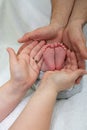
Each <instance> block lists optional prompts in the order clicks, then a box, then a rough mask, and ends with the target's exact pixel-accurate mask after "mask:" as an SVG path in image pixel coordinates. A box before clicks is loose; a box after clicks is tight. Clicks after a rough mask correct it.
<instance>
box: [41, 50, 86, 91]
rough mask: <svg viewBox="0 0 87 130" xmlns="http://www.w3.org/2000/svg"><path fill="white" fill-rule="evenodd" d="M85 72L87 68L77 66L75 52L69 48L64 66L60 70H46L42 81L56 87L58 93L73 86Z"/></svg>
mask: <svg viewBox="0 0 87 130" xmlns="http://www.w3.org/2000/svg"><path fill="white" fill-rule="evenodd" d="M84 74H87V72H86V70H84V69H78V67H77V61H76V57H75V53H74V52H70V50H68V51H67V60H66V63H65V66H64V68H63V69H62V70H60V71H48V72H46V73H45V74H44V76H43V79H42V83H46V84H48V86H50V87H51V88H54V89H55V90H56V92H57V93H58V92H60V91H62V90H65V89H69V88H70V87H72V86H73V85H74V84H75V82H76V80H77V79H78V78H79V77H80V76H83V75H84Z"/></svg>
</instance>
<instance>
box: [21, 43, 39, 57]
mask: <svg viewBox="0 0 87 130" xmlns="http://www.w3.org/2000/svg"><path fill="white" fill-rule="evenodd" d="M37 44H38V41H33V42H32V43H30V44H29V45H27V46H26V47H25V48H24V49H23V50H22V51H21V52H20V53H22V54H23V53H26V54H28V55H30V53H31V51H32V49H33V48H34V47H35V46H36V45H37Z"/></svg>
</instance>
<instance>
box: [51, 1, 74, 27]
mask: <svg viewBox="0 0 87 130" xmlns="http://www.w3.org/2000/svg"><path fill="white" fill-rule="evenodd" d="M73 5H74V0H52V17H51V23H56V24H57V23H58V24H61V25H62V26H66V24H67V23H68V19H69V17H70V14H71V11H72V8H73Z"/></svg>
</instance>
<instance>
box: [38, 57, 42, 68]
mask: <svg viewBox="0 0 87 130" xmlns="http://www.w3.org/2000/svg"><path fill="white" fill-rule="evenodd" d="M42 63H43V57H42V58H41V59H40V61H39V62H38V67H39V70H40V69H41V66H42Z"/></svg>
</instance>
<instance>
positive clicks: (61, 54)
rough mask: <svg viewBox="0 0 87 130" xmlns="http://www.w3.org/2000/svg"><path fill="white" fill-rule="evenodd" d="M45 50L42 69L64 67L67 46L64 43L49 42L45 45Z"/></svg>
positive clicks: (51, 69)
mask: <svg viewBox="0 0 87 130" xmlns="http://www.w3.org/2000/svg"><path fill="white" fill-rule="evenodd" d="M45 46H46V48H45V51H44V53H43V58H44V62H43V64H42V67H41V70H42V71H44V72H45V71H47V70H50V71H53V70H60V69H62V68H63V65H64V60H65V57H66V48H65V46H64V45H63V44H60V43H55V44H47V45H45Z"/></svg>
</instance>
